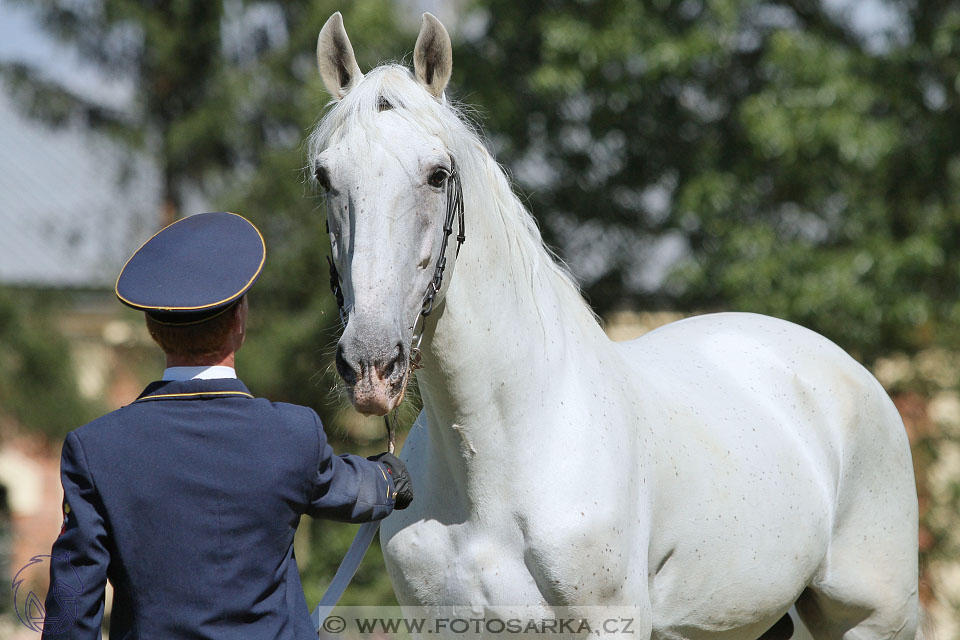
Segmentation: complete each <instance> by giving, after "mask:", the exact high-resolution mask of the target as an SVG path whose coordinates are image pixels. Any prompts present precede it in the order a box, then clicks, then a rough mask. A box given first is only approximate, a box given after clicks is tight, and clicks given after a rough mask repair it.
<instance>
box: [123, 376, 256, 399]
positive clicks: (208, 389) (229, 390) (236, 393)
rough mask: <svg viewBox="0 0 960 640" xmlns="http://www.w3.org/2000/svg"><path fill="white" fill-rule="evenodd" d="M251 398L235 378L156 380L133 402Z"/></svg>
mask: <svg viewBox="0 0 960 640" xmlns="http://www.w3.org/2000/svg"><path fill="white" fill-rule="evenodd" d="M225 397H226V398H230V397H235V398H253V394H251V393H250V391H249V390H248V389H247V387H246V386H245V385H244V384H243V383H242V382H240V381H239V380H237V379H236V378H215V379H212V380H158V381H157V382H151V383H150V384H149V385H147V388H146V389H144V390H143V393H141V394H140V396H139V397H137V399H136V400H135V401H134V402H149V401H152V400H209V399H210V398H225Z"/></svg>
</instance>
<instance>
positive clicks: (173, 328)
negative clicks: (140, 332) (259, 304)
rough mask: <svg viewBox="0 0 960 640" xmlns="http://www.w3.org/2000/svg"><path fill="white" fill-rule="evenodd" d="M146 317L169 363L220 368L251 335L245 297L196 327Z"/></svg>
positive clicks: (195, 324) (148, 328)
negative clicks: (224, 360)
mask: <svg viewBox="0 0 960 640" xmlns="http://www.w3.org/2000/svg"><path fill="white" fill-rule="evenodd" d="M144 316H145V317H146V319H147V330H148V331H149V332H150V337H151V338H153V341H154V342H156V343H157V344H158V345H160V348H161V349H163V352H164V353H165V354H166V355H167V360H169V361H171V362H174V361H175V362H178V363H190V364H198V365H200V364H217V363H219V362H221V361H223V359H224V358H225V357H226V356H227V355H228V354H231V353H235V352H236V351H237V350H238V349H239V348H240V347H241V346H242V345H243V341H244V339H245V338H246V331H247V298H246V296H244V297H243V298H241V299H240V300H238V301H237V302H235V303H234V304H233V305H232V306H231V307H229V308H228V309H226V311H224V312H222V313H220V314H218V315H216V316H214V317H213V318H210V319H209V320H204V321H203V322H197V323H194V324H188V325H176V324H168V323H161V322H158V321H157V320H155V319H154V318H153V317H152V316H151V315H150V314H149V313H145V314H144Z"/></svg>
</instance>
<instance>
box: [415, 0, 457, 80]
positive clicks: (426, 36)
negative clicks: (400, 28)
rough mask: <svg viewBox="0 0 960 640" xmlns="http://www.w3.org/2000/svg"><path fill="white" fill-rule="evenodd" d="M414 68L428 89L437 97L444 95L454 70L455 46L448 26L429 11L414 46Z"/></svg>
mask: <svg viewBox="0 0 960 640" xmlns="http://www.w3.org/2000/svg"><path fill="white" fill-rule="evenodd" d="M413 68H414V70H415V71H416V72H417V79H418V80H419V81H420V84H422V85H423V86H424V87H425V88H426V89H427V91H429V92H430V93H432V94H433V95H434V97H436V98H439V97H441V96H442V95H443V90H444V89H445V88H446V86H447V82H449V81H450V73H451V72H452V71H453V46H452V45H451V44H450V34H449V33H447V30H446V28H444V26H443V25H442V24H440V21H439V20H437V19H436V18H435V17H434V16H433V15H431V14H429V13H425V14H423V26H422V27H420V35H419V36H417V45H416V46H415V47H414V48H413Z"/></svg>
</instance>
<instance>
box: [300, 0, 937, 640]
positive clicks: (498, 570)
mask: <svg viewBox="0 0 960 640" xmlns="http://www.w3.org/2000/svg"><path fill="white" fill-rule="evenodd" d="M317 56H318V63H319V67H320V72H321V75H322V77H323V80H324V83H325V85H326V87H327V89H328V90H329V91H330V93H331V95H332V96H333V97H334V102H333V104H332V106H331V108H330V109H329V112H328V113H327V114H326V115H325V116H324V118H323V119H322V120H321V122H320V123H319V125H318V127H317V129H316V131H315V132H314V133H313V135H312V136H311V140H310V154H311V158H310V162H311V164H312V168H313V170H314V173H315V175H316V176H317V179H318V182H319V183H320V184H321V185H322V186H323V188H324V189H325V190H326V201H327V215H328V223H329V228H330V242H331V248H332V256H333V260H334V264H335V273H336V274H337V275H336V279H337V280H338V281H339V288H340V291H342V296H343V307H344V317H345V319H346V326H345V329H344V332H343V336H342V338H341V339H340V343H339V347H338V354H337V361H338V369H339V370H340V372H341V374H342V375H343V377H344V380H345V382H346V383H347V387H348V392H349V394H350V397H351V399H352V400H353V402H354V404H355V405H356V406H357V408H358V409H359V410H361V411H363V412H365V413H368V414H377V415H383V414H385V413H387V412H389V411H390V410H392V409H393V408H394V407H395V405H396V404H397V403H398V402H399V401H400V398H401V396H402V393H403V389H404V388H405V386H406V382H407V380H408V377H409V376H410V375H413V374H412V373H411V368H410V367H408V366H407V365H406V363H407V361H408V360H409V358H410V356H411V352H412V351H413V349H414V346H416V345H415V344H414V341H415V339H416V343H417V344H419V346H420V349H421V350H422V363H421V364H422V369H420V370H419V371H417V372H416V376H417V379H418V383H419V386H420V392H421V395H422V398H423V402H424V410H423V412H422V414H421V416H420V417H419V419H418V420H417V422H416V424H415V425H414V427H413V429H412V430H411V432H410V434H409V436H408V438H407V441H406V445H405V448H404V450H403V454H402V457H403V458H404V460H405V462H406V464H407V465H408V467H409V468H410V471H411V474H412V475H413V479H414V483H415V486H416V495H417V498H416V500H415V501H414V503H413V505H412V506H411V507H410V508H409V509H407V510H405V511H403V512H398V513H396V514H394V515H392V516H391V517H390V518H388V519H387V520H386V521H385V522H384V524H383V527H382V543H383V549H384V555H385V558H386V562H387V567H388V570H389V572H390V576H391V579H392V581H393V584H394V588H395V590H396V594H397V598H398V600H399V601H400V603H401V604H402V605H406V606H410V607H413V606H423V607H428V608H435V609H439V608H442V607H447V606H459V607H462V608H463V609H464V610H465V611H477V610H483V611H498V610H506V609H509V608H510V607H516V606H523V607H528V608H532V610H534V611H537V612H542V613H543V614H544V615H548V614H549V613H550V612H551V611H555V610H558V609H559V608H569V609H571V610H573V611H583V612H591V611H594V610H595V609H594V608H596V607H601V608H602V607H620V606H629V607H632V608H633V610H634V611H636V612H637V619H636V625H635V626H634V627H633V632H634V633H633V634H632V635H631V637H637V638H703V639H708V638H716V639H721V638H722V639H729V640H738V639H742V640H755V639H756V638H759V637H761V636H764V637H771V638H772V637H776V634H780V635H781V636H782V635H783V634H782V633H781V632H784V633H786V632H789V628H788V626H785V625H786V624H787V623H785V622H783V618H784V615H785V614H786V613H787V612H788V611H789V610H791V608H792V607H794V606H795V610H796V611H797V612H798V614H799V618H800V619H801V620H802V622H803V623H804V624H805V625H806V627H807V628H808V629H809V630H810V632H811V633H812V635H813V636H814V637H816V638H823V639H834V638H836V639H840V638H843V639H846V640H852V639H858V640H862V639H868V638H870V639H873V638H877V639H880V638H884V639H900V640H903V639H908V638H909V639H912V638H914V637H915V636H919V633H920V632H919V630H918V602H917V496H916V490H915V485H914V477H913V467H912V464H911V459H910V450H909V446H908V443H907V438H906V434H905V432H904V428H903V423H902V421H901V419H900V417H899V415H898V414H897V411H896V409H895V408H894V406H893V404H892V403H891V401H890V399H889V398H888V397H887V395H886V393H885V392H884V390H883V389H882V388H881V386H880V385H879V384H878V383H877V381H876V380H875V379H874V378H873V377H872V376H871V375H870V374H869V373H868V372H867V371H866V369H864V368H863V367H862V366H860V365H859V364H858V363H857V362H855V361H854V360H853V359H852V358H850V357H849V356H848V355H847V354H846V353H844V352H843V351H842V350H841V349H840V348H838V347H837V346H836V345H834V344H833V343H831V342H830V341H828V340H827V339H825V338H823V337H821V336H819V335H817V334H815V333H813V332H811V331H809V330H807V329H804V328H802V327H799V326H797V325H795V324H791V323H789V322H785V321H782V320H777V319H774V318H769V317H764V316H760V315H754V314H746V313H723V314H715V315H707V316H700V317H695V318H691V319H688V320H683V321H680V322H676V323H673V324H670V325H667V326H665V327H663V328H661V329H658V330H656V331H653V332H652V333H650V334H647V335H645V336H644V337H642V338H640V339H637V340H634V341H632V342H626V343H615V342H612V341H610V340H609V339H608V338H607V337H606V335H605V334H604V332H603V331H602V329H601V327H600V326H599V324H598V322H597V320H596V318H595V316H594V314H593V313H592V312H591V310H590V309H589V307H588V306H587V305H586V304H585V303H584V301H583V299H582V298H581V296H580V294H579V292H578V290H577V287H576V286H575V285H574V283H573V281H572V280H571V278H570V276H569V275H568V274H567V272H566V271H565V270H564V269H563V268H561V267H560V266H559V265H558V264H557V262H556V261H554V260H553V259H552V257H551V256H550V254H549V252H548V251H547V250H546V249H545V248H544V245H543V242H542V240H541V238H540V234H539V232H538V230H537V227H536V225H535V224H534V222H533V219H532V217H531V216H530V214H529V213H528V212H527V211H526V210H525V209H524V207H523V205H522V204H521V202H520V200H518V198H517V197H516V196H515V195H514V193H513V192H512V191H511V189H510V186H509V184H508V181H507V179H506V177H505V175H504V173H503V171H502V170H501V168H500V167H499V166H498V165H497V163H496V162H495V161H494V159H493V158H492V157H491V155H490V154H489V153H488V151H487V150H486V148H485V146H484V145H483V143H482V142H481V140H480V139H479V137H478V136H477V135H476V133H475V132H474V130H473V129H471V127H470V126H469V125H468V124H467V123H466V121H465V119H464V118H462V117H461V116H460V114H459V113H458V111H457V110H456V108H455V107H454V106H453V105H451V103H450V101H449V100H447V99H446V96H445V93H444V91H445V88H446V85H447V82H448V80H449V78H450V75H451V71H452V54H451V47H450V40H449V36H448V35H447V32H446V30H445V29H444V28H443V26H442V25H441V24H440V23H439V22H438V21H437V20H436V19H435V18H433V17H432V16H430V15H429V14H427V15H425V16H424V21H423V27H422V30H421V32H420V36H419V37H418V39H417V44H416V48H415V52H414V57H413V60H414V71H413V73H411V72H410V71H409V70H408V69H406V68H404V67H401V66H398V65H392V64H391V65H383V66H379V67H377V68H375V69H373V70H372V71H370V72H369V73H367V74H366V75H363V74H362V73H361V71H360V69H359V67H358V66H357V63H356V60H355V58H354V53H353V49H352V46H351V45H350V42H349V40H348V38H347V34H346V32H345V30H344V27H343V22H342V19H341V17H340V14H339V13H338V14H335V15H334V16H332V17H331V18H330V20H329V21H328V22H327V24H326V25H325V26H324V28H323V30H322V32H321V34H320V39H319V42H318V49H317ZM454 173H456V176H457V178H458V180H459V183H460V184H462V193H463V206H464V224H465V234H464V235H465V237H466V241H465V242H464V244H463V247H462V251H460V252H459V254H458V255H457V254H455V253H454V252H452V251H448V252H447V253H446V256H447V264H445V268H444V269H443V271H444V275H443V278H442V281H441V283H440V285H439V286H438V287H436V288H437V290H436V291H435V292H434V293H435V296H434V298H433V299H432V301H431V306H432V313H431V314H430V316H429V317H426V318H425V317H424V316H423V314H422V310H423V305H424V296H425V292H429V291H430V288H431V286H432V285H431V283H434V282H435V278H434V276H435V273H436V272H437V268H438V264H437V261H438V257H439V256H440V254H441V253H442V252H443V251H444V247H445V245H446V243H447V241H448V237H449V231H445V230H444V228H443V227H444V224H445V221H446V220H449V219H450V216H449V211H448V207H449V202H450V197H449V192H450V189H452V188H453V176H454ZM458 186H459V185H458ZM421 332H422V333H421ZM421 340H422V344H421ZM586 615H593V614H592V613H588V614H586Z"/></svg>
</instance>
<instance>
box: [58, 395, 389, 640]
mask: <svg viewBox="0 0 960 640" xmlns="http://www.w3.org/2000/svg"><path fill="white" fill-rule="evenodd" d="M61 478H62V482H63V491H64V500H65V504H64V511H65V513H66V516H65V524H64V529H63V532H62V533H61V534H60V537H59V538H58V539H57V541H56V542H55V543H54V545H53V553H52V556H53V560H52V562H51V576H50V588H49V591H48V595H47V601H46V612H47V618H46V622H45V632H44V635H43V637H44V638H58V639H59V638H100V624H101V619H102V617H103V601H104V584H105V582H106V580H107V579H109V580H110V582H111V583H112V584H113V587H114V598H113V611H112V613H111V619H110V638H111V640H119V639H121V638H122V639H128V638H129V639H132V638H138V639H146V640H149V639H154V638H158V639H163V640H174V639H178V638H197V639H200V638H225V639H226V638H229V639H231V640H237V639H244V638H251V639H252V638H257V639H267V638H269V639H279V638H284V639H285V638H295V639H298V640H299V639H301V638H303V639H306V638H311V639H315V638H316V637H317V634H316V632H315V630H314V629H313V627H312V624H311V621H310V615H309V612H308V610H307V604H306V601H305V599H304V595H303V588H302V587H301V585H300V575H299V573H298V571H297V564H296V561H295V559H294V554H293V534H294V532H295V531H296V528H297V524H298V523H299V521H300V516H301V515H302V514H307V515H310V516H314V517H321V518H331V519H335V520H343V521H349V522H365V521H368V520H376V519H380V518H383V517H385V516H387V515H388V514H389V513H390V512H391V510H392V509H393V491H394V489H393V482H392V479H391V478H390V476H389V474H388V473H386V469H385V468H384V466H383V465H380V464H379V463H376V462H371V461H368V460H366V459H364V458H360V457H357V456H352V455H344V456H336V455H334V453H333V451H332V449H331V448H330V445H329V444H327V440H326V437H325V435H324V432H323V428H322V426H321V424H320V420H319V418H318V417H317V415H316V413H314V412H313V411H312V410H311V409H308V408H306V407H300V406H296V405H290V404H283V403H273V402H269V401H268V400H264V399H260V398H254V397H253V396H252V395H250V393H249V392H248V391H247V389H246V387H244V385H243V383H242V382H240V381H239V380H234V379H220V380H190V381H186V382H155V383H153V384H151V385H150V386H149V387H147V389H146V390H145V391H144V392H143V394H142V395H141V396H140V398H138V399H137V400H136V401H135V402H133V403H132V404H130V405H128V406H126V407H123V408H122V409H119V410H117V411H114V412H112V413H110V414H107V415H106V416H104V417H102V418H100V419H98V420H95V421H93V422H91V423H90V424H87V425H85V426H83V427H81V428H79V429H77V430H76V431H74V432H72V433H70V434H69V435H68V436H67V439H66V441H65V442H64V445H63V455H62V460H61Z"/></svg>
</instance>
